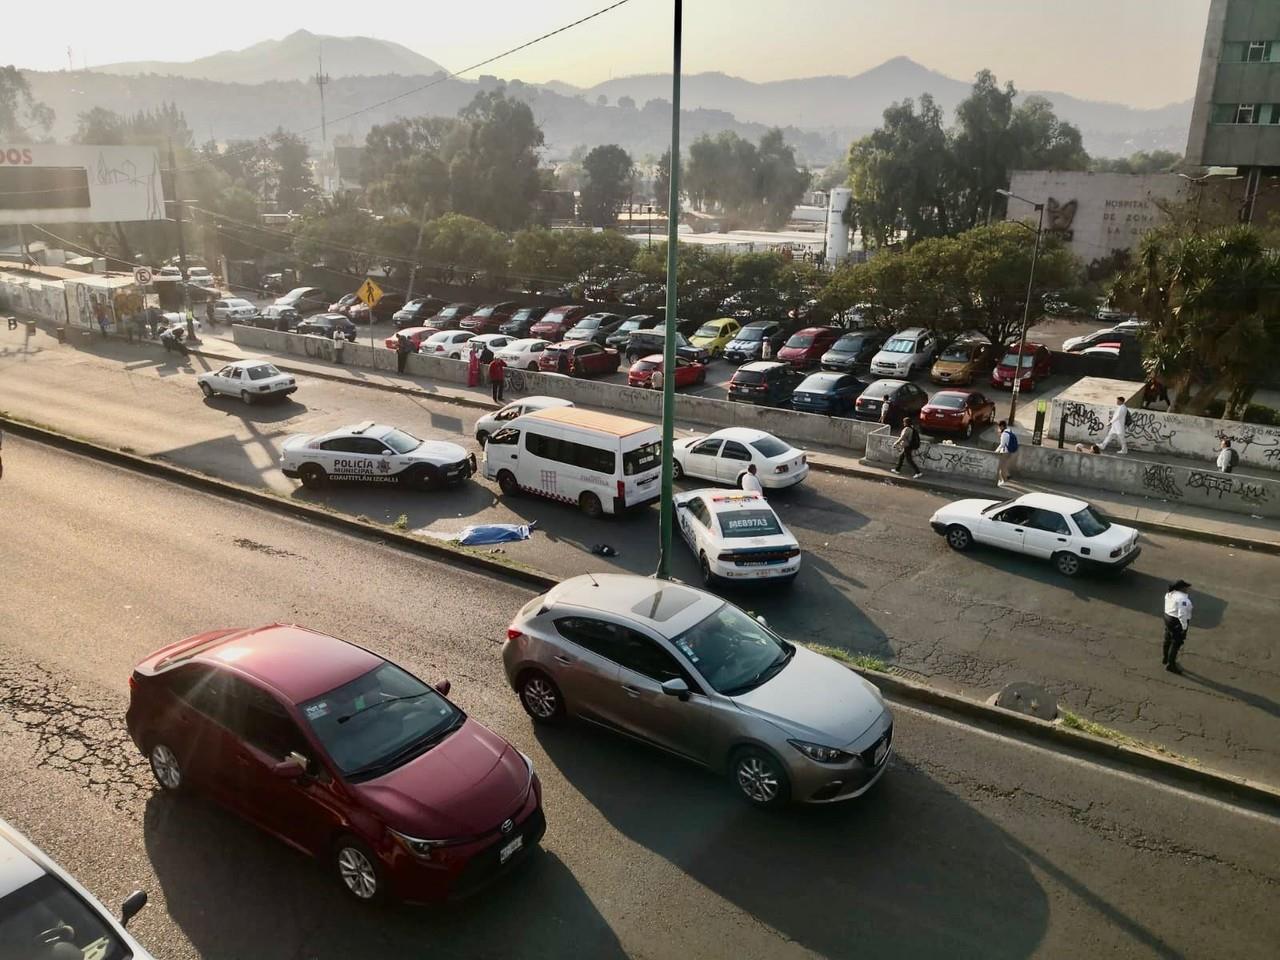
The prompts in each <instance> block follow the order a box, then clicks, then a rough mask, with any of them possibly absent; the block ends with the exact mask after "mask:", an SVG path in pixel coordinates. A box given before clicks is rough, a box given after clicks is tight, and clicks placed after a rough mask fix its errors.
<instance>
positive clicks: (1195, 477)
mask: <svg viewBox="0 0 1280 960" xmlns="http://www.w3.org/2000/svg"><path fill="white" fill-rule="evenodd" d="M1187 488H1188V489H1189V490H1199V491H1201V492H1202V493H1203V494H1204V495H1205V497H1212V496H1213V495H1214V494H1217V495H1218V499H1219V500H1221V499H1222V498H1223V497H1235V498H1236V499H1238V500H1239V501H1240V502H1241V503H1246V504H1251V505H1255V506H1258V505H1261V504H1264V503H1266V502H1267V492H1268V491H1267V487H1266V485H1265V484H1263V483H1261V482H1258V481H1251V480H1247V479H1245V478H1243V477H1233V476H1231V475H1230V474H1227V473H1206V472H1205V471H1203V470H1192V471H1191V473H1190V475H1189V476H1188V477H1187Z"/></svg>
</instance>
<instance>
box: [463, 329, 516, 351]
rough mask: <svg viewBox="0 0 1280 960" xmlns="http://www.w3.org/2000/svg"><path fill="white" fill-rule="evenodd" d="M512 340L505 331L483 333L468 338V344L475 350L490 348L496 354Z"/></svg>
mask: <svg viewBox="0 0 1280 960" xmlns="http://www.w3.org/2000/svg"><path fill="white" fill-rule="evenodd" d="M511 342H512V340H511V338H510V337H508V336H507V335H506V334H505V333H482V334H479V335H478V336H474V337H472V338H471V339H470V340H468V341H467V346H468V347H469V348H471V349H473V350H479V351H481V352H483V351H485V350H488V351H489V352H490V353H493V354H496V353H497V352H498V351H499V350H501V349H503V348H504V347H506V346H507V345H508V344H509V343H511Z"/></svg>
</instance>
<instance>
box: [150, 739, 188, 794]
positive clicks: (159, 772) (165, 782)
mask: <svg viewBox="0 0 1280 960" xmlns="http://www.w3.org/2000/svg"><path fill="white" fill-rule="evenodd" d="M151 772H152V773H154V774H155V777H156V780H157V781H158V782H159V784H160V786H162V787H164V788H165V789H166V790H177V789H179V788H181V786H182V766H181V764H179V763H178V758H177V756H176V755H175V754H174V752H173V751H172V750H171V749H169V747H167V746H165V745H164V744H163V743H157V744H156V745H155V746H154V747H152V748H151Z"/></svg>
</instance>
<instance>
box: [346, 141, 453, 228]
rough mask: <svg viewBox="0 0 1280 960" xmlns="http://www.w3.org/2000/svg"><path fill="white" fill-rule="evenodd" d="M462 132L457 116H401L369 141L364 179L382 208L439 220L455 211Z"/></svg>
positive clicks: (374, 199) (375, 203) (370, 192)
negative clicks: (454, 171) (454, 160)
mask: <svg viewBox="0 0 1280 960" xmlns="http://www.w3.org/2000/svg"><path fill="white" fill-rule="evenodd" d="M461 135H462V128H461V125H460V124H459V122H458V120H457V119H456V118H453V117H412V118H405V117H401V118H400V119H398V120H395V121H392V122H391V123H386V124H380V125H377V126H374V127H373V129H372V130H370V131H369V134H368V136H367V137H365V152H364V160H363V162H362V166H363V169H362V178H363V181H364V184H365V187H366V189H367V190H368V196H369V200H370V202H371V203H372V204H373V205H374V207H375V208H376V209H383V210H398V211H400V212H402V213H406V214H409V215H411V216H419V215H421V213H422V211H423V209H424V207H425V209H426V211H427V215H428V216H431V217H435V216H439V215H440V214H442V213H445V212H447V211H448V209H449V158H450V156H451V155H452V152H453V150H454V149H455V147H456V145H457V144H458V143H459V142H460V138H461Z"/></svg>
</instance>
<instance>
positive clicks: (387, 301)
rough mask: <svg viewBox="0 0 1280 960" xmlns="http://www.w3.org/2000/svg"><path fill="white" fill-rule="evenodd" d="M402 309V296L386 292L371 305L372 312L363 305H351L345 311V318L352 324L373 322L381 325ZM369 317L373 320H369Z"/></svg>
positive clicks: (389, 291)
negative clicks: (348, 318)
mask: <svg viewBox="0 0 1280 960" xmlns="http://www.w3.org/2000/svg"><path fill="white" fill-rule="evenodd" d="M403 309H404V294H403V293H396V292H395V291H394V290H388V291H387V292H386V293H384V294H383V295H382V296H381V297H379V298H378V302H377V303H375V304H374V305H373V309H372V310H370V309H369V307H368V305H366V304H364V303H353V304H352V305H351V308H350V309H349V310H347V316H348V317H350V318H351V322H352V323H372V322H375V321H376V322H378V323H383V322H385V321H387V320H391V319H392V318H394V317H395V315H396V314H397V313H399V312H400V311H401V310H403ZM370 317H372V318H373V319H372V320H371V319H370Z"/></svg>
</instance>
